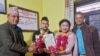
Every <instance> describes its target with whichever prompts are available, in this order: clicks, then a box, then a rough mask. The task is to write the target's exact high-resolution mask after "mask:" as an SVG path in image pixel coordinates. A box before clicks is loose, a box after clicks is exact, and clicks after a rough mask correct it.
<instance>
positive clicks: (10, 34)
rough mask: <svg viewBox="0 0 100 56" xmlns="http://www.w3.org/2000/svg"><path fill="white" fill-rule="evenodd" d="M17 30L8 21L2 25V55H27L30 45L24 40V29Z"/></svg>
mask: <svg viewBox="0 0 100 56" xmlns="http://www.w3.org/2000/svg"><path fill="white" fill-rule="evenodd" d="M17 28H18V29H19V30H20V31H19V32H16V31H15V29H14V26H12V25H10V24H9V23H8V22H7V23H5V24H3V25H0V56H25V53H26V52H27V49H28V47H27V46H26V43H25V42H24V40H23V35H22V31H21V29H20V28H19V27H17Z"/></svg>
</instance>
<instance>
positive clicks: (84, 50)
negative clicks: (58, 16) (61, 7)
mask: <svg viewBox="0 0 100 56" xmlns="http://www.w3.org/2000/svg"><path fill="white" fill-rule="evenodd" d="M84 18H85V16H84V14H83V13H81V12H77V13H76V14H75V26H74V27H73V29H72V30H71V29H70V26H71V23H70V21H69V20H67V19H62V20H61V21H60V22H59V32H57V33H56V34H54V33H53V32H51V31H50V30H49V28H48V27H49V20H48V18H47V17H42V19H41V28H40V29H39V30H38V31H35V32H34V34H33V37H32V41H33V42H35V40H36V37H35V36H36V35H39V34H50V33H53V34H54V35H55V36H57V35H58V33H61V34H66V33H67V34H68V39H67V41H68V43H67V45H66V49H64V50H63V51H57V52H55V53H54V54H55V56H100V41H99V35H98V30H97V29H96V28H95V27H93V26H89V25H87V24H85V22H84ZM7 19H8V21H7V22H6V23H4V24H2V25H0V56H25V53H26V52H32V53H33V56H50V53H48V50H47V49H46V47H44V48H43V51H42V52H41V53H38V52H35V51H36V47H35V46H34V44H32V45H30V46H28V45H27V44H26V43H25V41H24V39H23V34H22V30H21V28H19V27H18V26H17V24H18V22H19V12H18V8H17V7H10V8H9V10H8V13H7ZM55 38H56V37H55Z"/></svg>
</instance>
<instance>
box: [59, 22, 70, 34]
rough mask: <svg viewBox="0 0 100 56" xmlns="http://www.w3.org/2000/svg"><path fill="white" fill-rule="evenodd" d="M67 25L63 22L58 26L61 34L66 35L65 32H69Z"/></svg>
mask: <svg viewBox="0 0 100 56" xmlns="http://www.w3.org/2000/svg"><path fill="white" fill-rule="evenodd" d="M69 28H70V27H69V24H68V23H67V22H63V23H61V25H60V30H61V32H63V33H66V32H68V31H69Z"/></svg>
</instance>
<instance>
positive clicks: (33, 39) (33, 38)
mask: <svg viewBox="0 0 100 56" xmlns="http://www.w3.org/2000/svg"><path fill="white" fill-rule="evenodd" d="M35 35H36V33H35V32H34V33H33V37H32V41H33V42H35Z"/></svg>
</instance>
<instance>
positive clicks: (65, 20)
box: [59, 19, 71, 28]
mask: <svg viewBox="0 0 100 56" xmlns="http://www.w3.org/2000/svg"><path fill="white" fill-rule="evenodd" d="M63 22H67V23H68V24H69V28H70V26H71V23H70V21H69V20H67V19H62V20H61V21H60V22H59V26H61V24H62V23H63Z"/></svg>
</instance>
